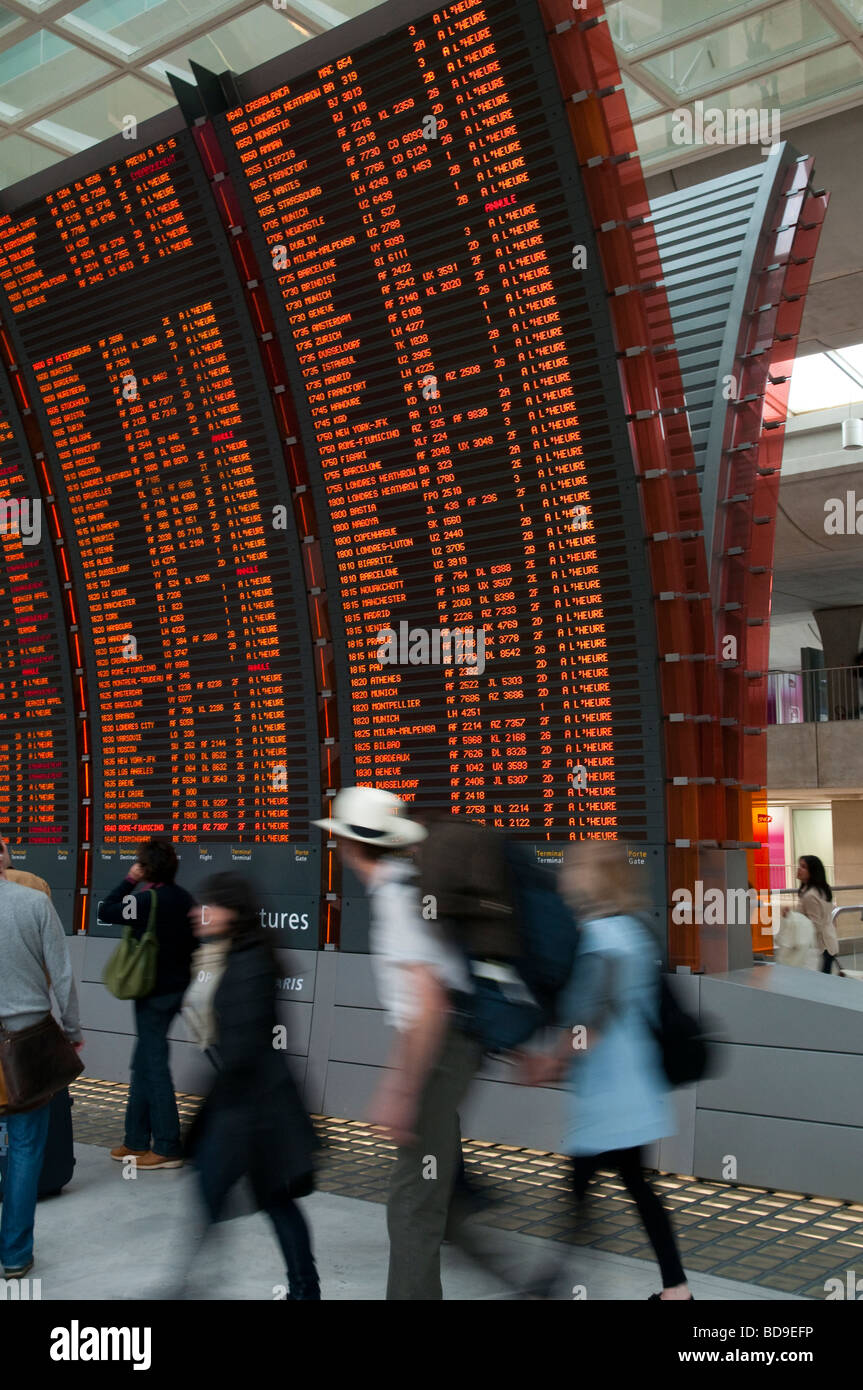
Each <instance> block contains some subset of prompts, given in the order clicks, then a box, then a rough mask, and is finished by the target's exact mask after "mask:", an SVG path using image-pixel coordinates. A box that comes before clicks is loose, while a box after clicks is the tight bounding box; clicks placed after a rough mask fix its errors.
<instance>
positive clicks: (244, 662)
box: [0, 132, 320, 941]
mask: <svg viewBox="0 0 863 1390" xmlns="http://www.w3.org/2000/svg"><path fill="white" fill-rule="evenodd" d="M231 276H232V269H231V262H230V257H229V255H228V253H227V250H226V248H225V245H224V239H223V236H222V233H221V228H220V227H219V224H218V220H217V218H216V216H215V214H214V209H213V206H212V198H211V194H210V191H209V188H208V186H207V183H206V179H205V178H204V176H203V172H202V170H201V168H200V164H199V161H198V158H197V154H196V152H195V149H194V143H193V141H192V138H191V136H190V135H189V134H188V132H183V133H182V134H180V135H178V136H176V137H174V138H170V139H166V140H164V141H162V142H160V143H159V144H157V145H155V146H153V147H150V148H146V149H137V150H135V151H134V152H133V153H131V154H130V155H129V156H128V157H127V158H125V159H122V160H118V161H116V162H115V163H113V164H111V165H109V166H108V167H105V168H102V169H99V170H96V171H95V172H93V173H92V174H89V175H87V176H85V177H83V178H81V179H79V180H77V181H74V182H72V183H69V184H68V185H66V186H64V187H61V188H58V189H55V190H53V191H52V192H51V193H49V194H48V195H47V196H45V197H43V198H40V199H38V200H36V201H35V202H33V203H31V204H28V205H26V206H24V207H21V208H19V209H16V210H15V211H14V212H13V213H11V214H9V215H6V216H5V217H3V218H2V219H0V285H2V288H3V292H4V294H5V299H6V304H7V315H6V316H7V320H9V321H10V333H11V335H12V336H13V338H14V341H15V343H16V346H18V348H19V349H20V357H21V360H22V361H26V362H27V363H28V364H29V380H30V381H31V382H32V387H33V394H34V397H35V401H36V406H37V412H38V415H39V418H40V420H41V422H42V424H43V431H44V434H45V437H46V439H47V440H49V441H50V448H51V451H52V464H53V465H54V468H53V471H54V475H55V478H56V480H57V482H58V486H59V484H60V483H62V491H63V496H62V499H61V502H62V506H63V508H64V511H65V515H66V516H67V518H68V532H69V534H70V536H71V537H72V538H73V542H74V548H75V551H76V555H75V565H74V568H75V587H76V590H77V591H78V592H79V595H80V598H81V606H82V609H83V613H82V631H83V632H84V636H85V641H84V647H85V651H86V656H87V662H88V674H89V677H90V679H89V682H88V684H89V690H90V695H91V709H90V718H91V721H92V725H93V741H94V776H93V796H94V826H95V834H94V840H95V843H94V846H93V850H94V869H93V890H94V909H95V912H94V915H95V913H96V912H97V908H98V900H99V896H100V894H101V895H102V896H103V895H104V889H106V888H108V887H111V886H113V884H114V883H115V882H116V881H118V879H119V878H120V877H122V875H123V873H124V872H125V869H126V867H127V866H128V863H129V861H130V859H131V857H132V855H133V852H134V847H135V845H136V844H137V843H138V842H139V841H140V840H141V839H143V838H146V837H147V836H149V835H165V836H168V837H169V838H171V839H173V840H174V841H175V842H176V844H177V846H178V850H179V851H180V852H181V854H182V860H183V864H182V870H181V877H182V878H183V881H184V882H185V883H186V884H187V886H189V887H190V888H193V887H194V883H195V882H196V881H197V880H198V879H199V878H200V876H201V873H202V872H205V871H209V870H211V869H214V868H218V867H226V866H229V865H232V864H233V865H237V866H239V865H245V866H248V867H249V869H250V871H251V873H252V875H253V877H254V878H255V879H256V881H257V882H258V884H259V888H260V889H261V891H262V893H263V895H264V899H265V900H266V905H267V906H268V907H269V908H271V909H272V911H271V912H270V913H269V916H268V917H267V918H266V924H268V925H270V926H273V927H275V928H277V929H281V928H284V929H285V930H286V931H287V932H288V933H289V935H290V936H291V939H294V940H296V939H298V938H297V937H296V935H294V933H296V932H298V931H300V930H301V931H302V933H303V939H304V940H306V941H313V939H314V938H315V927H316V921H315V906H316V900H317V895H318V891H319V885H318V873H319V852H320V851H319V846H318V844H317V835H315V837H314V840H312V837H311V835H310V829H309V822H310V816H311V812H312V806H313V805H314V808H315V814H318V813H319V812H318V806H319V796H320V793H319V789H318V786H317V779H318V771H317V769H318V749H317V742H316V740H317V734H316V725H315V708H314V701H313V698H310V694H309V692H310V691H311V692H312V695H313V692H314V684H313V679H312V674H311V660H312V656H311V642H310V640H309V634H308V628H307V620H306V618H305V616H304V614H305V603H304V600H303V578H302V571H301V567H300V559H299V555H298V547H297V544H296V537H295V535H294V534H292V531H291V527H292V521H291V509H290V495H289V490H288V488H287V483H286V480H285V477H284V470H283V466H282V464H281V452H280V445H279V440H278V436H277V434H276V432H275V428H274V422H273V418H272V413H271V410H270V407H269V402H268V399H267V392H266V386H265V384H264V383H263V382H262V381H261V380H260V372H259V370H258V369H257V359H256V350H255V340H254V335H253V333H252V332H251V328H250V325H249V324H248V322H247V320H246V318H245V311H244V305H243V300H242V295H241V292H240V288H239V286H238V285H237V284H236V283H233V284H232V283H231ZM291 929H293V932H292V931H291Z"/></svg>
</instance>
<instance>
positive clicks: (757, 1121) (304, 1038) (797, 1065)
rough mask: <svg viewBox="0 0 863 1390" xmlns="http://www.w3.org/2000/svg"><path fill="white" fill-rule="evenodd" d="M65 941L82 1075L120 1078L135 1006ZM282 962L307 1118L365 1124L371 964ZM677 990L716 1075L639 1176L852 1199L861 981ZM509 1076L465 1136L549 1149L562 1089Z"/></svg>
mask: <svg viewBox="0 0 863 1390" xmlns="http://www.w3.org/2000/svg"><path fill="white" fill-rule="evenodd" d="M69 944H70V948H71V950H72V954H73V960H74V963H75V971H76V977H77V979H78V982H79V989H80V993H81V1009H82V1020H83V1027H84V1032H85V1036H86V1041H87V1045H86V1048H85V1052H84V1059H85V1062H86V1067H87V1072H88V1073H89V1074H90V1075H91V1076H95V1077H99V1078H102V1079H104V1080H109V1081H127V1080H128V1075H129V1061H130V1058H131V1054H132V1049H133V1046H134V1036H133V1006H132V1005H131V1004H127V1003H122V1002H120V1001H118V1000H115V999H113V998H112V997H111V996H110V995H109V994H108V993H107V991H106V990H105V989H104V988H103V987H102V985H101V984H100V983H99V979H100V976H101V970H102V966H103V964H104V960H105V958H106V956H107V954H108V952H109V951H110V949H111V948H112V946H113V945H114V944H115V943H113V942H111V941H108V940H99V939H97V938H83V937H75V938H72V939H71V941H70V943H69ZM286 955H287V953H286ZM285 963H286V965H287V966H288V967H289V971H290V974H289V978H291V979H302V982H303V983H302V986H301V987H300V988H299V989H298V990H294V989H293V988H292V989H290V990H288V991H283V996H284V997H283V998H282V999H281V1000H280V1003H279V1006H278V1008H279V1014H280V1017H281V1018H282V1020H283V1021H284V1022H285V1024H286V1025H287V1028H288V1036H289V1039H290V1044H289V1050H290V1053H291V1054H292V1057H293V1061H294V1066H295V1069H296V1074H297V1078H298V1080H299V1081H300V1082H301V1084H302V1085H303V1087H304V1091H305V1096H306V1102H307V1104H308V1106H309V1108H310V1109H311V1110H312V1111H313V1112H315V1113H318V1114H321V1113H323V1114H330V1115H338V1116H341V1117H344V1118H346V1119H365V1118H366V1116H367V1114H368V1103H369V1099H370V1097H371V1095H372V1092H373V1091H374V1089H375V1087H376V1085H377V1084H378V1082H379V1081H380V1079H381V1077H382V1075H383V1069H384V1067H385V1065H386V1060H387V1057H388V1053H389V1047H390V1041H391V1039H390V1035H389V1030H388V1028H387V1027H386V1025H385V1024H384V1020H383V1015H382V1013H381V1011H380V1009H379V1008H378V1005H377V999H376V995H375V989H374V984H373V980H372V976H371V967H370V960H369V957H368V956H365V955H351V954H348V953H342V952H335V951H331V952H330V951H327V952H320V953H318V954H317V955H315V953H313V952H291V953H290V960H289V961H288V960H287V959H286V962H285ZM676 984H677V986H678V988H679V990H680V991H681V992H682V994H683V998H684V1002H685V1003H686V1005H687V1007H688V1008H689V1009H691V1010H692V1011H693V1012H696V1013H697V1012H698V1011H699V1010H701V1011H703V1013H704V1015H705V1016H706V1018H707V1019H708V1020H709V1021H710V1024H711V1027H712V1028H713V1029H715V1032H716V1034H717V1036H719V1037H720V1038H721V1041H720V1043H719V1044H718V1046H717V1054H718V1057H719V1060H720V1063H721V1067H720V1070H719V1072H718V1073H717V1074H716V1075H715V1076H712V1077H709V1078H707V1079H706V1080H704V1081H702V1082H700V1083H699V1084H698V1085H697V1086H692V1087H685V1088H682V1089H681V1090H679V1091H678V1092H676V1093H675V1103H676V1107H677V1133H676V1134H675V1136H673V1137H672V1138H669V1139H666V1140H663V1142H662V1143H661V1144H659V1145H656V1146H654V1148H653V1149H652V1150H651V1152H650V1155H649V1161H650V1162H651V1165H652V1166H656V1167H659V1168H661V1169H663V1170H665V1171H669V1172H675V1173H682V1174H695V1175H696V1176H698V1177H702V1178H723V1177H724V1176H727V1175H728V1171H729V1160H730V1159H733V1161H734V1163H735V1164H736V1174H737V1180H738V1181H739V1182H741V1183H743V1184H752V1185H753V1186H765V1187H775V1188H780V1189H782V1190H791V1191H798V1192H803V1193H808V1194H816V1195H820V1196H826V1197H837V1198H840V1199H849V1200H852V1201H857V1202H859V1201H863V1164H861V1162H860V1155H861V1153H863V1100H861V1096H863V982H859V981H856V980H851V979H844V980H843V979H839V977H838V976H829V977H828V976H825V975H819V974H817V973H815V972H811V971H806V970H792V969H790V968H788V967H785V966H761V967H753V968H751V969H746V970H737V971H733V972H731V973H729V974H726V975H716V976H696V975H691V976H685V975H684V976H677V977H676ZM171 1062H172V1067H173V1070H174V1082H175V1085H176V1087H177V1089H178V1090H180V1091H187V1092H192V1093H200V1091H201V1090H202V1089H204V1088H205V1087H206V1084H207V1077H208V1064H207V1063H206V1062H205V1061H204V1059H203V1058H202V1057H201V1055H200V1053H199V1052H198V1050H197V1048H196V1047H195V1046H194V1044H193V1043H192V1042H191V1041H190V1040H189V1037H188V1035H187V1033H186V1031H185V1029H184V1028H183V1026H182V1024H181V1023H180V1022H179V1021H178V1022H177V1023H176V1026H175V1028H174V1030H173V1035H172V1039H171ZM511 1075H512V1073H511V1068H510V1067H509V1066H508V1065H507V1064H505V1063H503V1062H500V1061H488V1062H486V1064H485V1065H484V1066H483V1069H482V1071H481V1073H480V1075H479V1077H478V1079H477V1081H476V1082H475V1083H474V1086H473V1088H472V1090H471V1093H470V1096H469V1097H468V1100H467V1102H466V1104H465V1106H464V1108H463V1111H462V1131H463V1133H464V1134H465V1135H466V1136H467V1137H470V1138H473V1139H484V1140H490V1141H497V1142H500V1143H505V1144H516V1145H521V1146H524V1147H527V1148H535V1149H546V1150H551V1151H558V1150H559V1148H560V1142H561V1141H560V1136H561V1129H562V1107H563V1103H564V1096H563V1094H562V1092H561V1090H560V1089H559V1088H556V1087H549V1088H542V1089H528V1088H526V1087H522V1086H518V1085H516V1084H514V1083H513V1082H512V1080H511ZM121 1140H122V1134H118V1136H117V1142H118V1143H119V1142H120V1141H121Z"/></svg>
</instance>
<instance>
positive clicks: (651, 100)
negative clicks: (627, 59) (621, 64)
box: [621, 73, 660, 120]
mask: <svg viewBox="0 0 863 1390" xmlns="http://www.w3.org/2000/svg"><path fill="white" fill-rule="evenodd" d="M621 82H622V83H623V90H624V92H625V93H626V104H627V106H628V107H629V114H630V116H631V117H632V118H633V120H635V118H636V117H637V116H646V115H648V114H649V113H650V112H651V111H658V110H659V107H660V103H659V102H658V101H657V100H656V98H655V97H652V96H651V95H650V93H649V92H645V90H644V88H643V87H639V86H638V84H637V83H636V82H633V80H632V78H631V77H627V76H626V73H622V74H621Z"/></svg>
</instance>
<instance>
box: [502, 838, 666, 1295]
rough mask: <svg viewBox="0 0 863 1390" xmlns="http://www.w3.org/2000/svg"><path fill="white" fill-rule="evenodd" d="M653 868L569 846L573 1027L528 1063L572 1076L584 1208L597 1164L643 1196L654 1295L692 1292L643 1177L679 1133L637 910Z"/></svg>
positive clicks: (650, 958)
mask: <svg viewBox="0 0 863 1390" xmlns="http://www.w3.org/2000/svg"><path fill="white" fill-rule="evenodd" d="M644 873H645V870H644V869H643V868H641V869H639V868H634V867H632V866H630V864H629V862H628V858H627V851H626V846H625V845H623V844H621V843H620V842H619V841H604V840H586V841H580V842H578V843H577V844H574V845H572V846H570V847H569V848H568V849H567V851H566V855H565V859H564V865H563V868H562V870H561V891H562V892H563V894H564V896H565V897H566V898H567V900H568V901H569V902H570V904H571V905H572V907H573V908H574V909H575V911H576V913H577V914H578V917H579V919H580V927H579V943H578V950H577V954H576V959H575V965H574V968H573V973H572V978H571V982H570V987H569V990H568V992H567V995H566V997H565V998H564V999H563V1000H562V1001H561V1009H562V1012H561V1017H562V1018H565V1019H566V1020H567V1021H568V1023H569V1025H570V1027H569V1029H568V1030H566V1031H565V1032H564V1034H563V1035H562V1038H561V1041H560V1044H559V1046H558V1047H557V1048H556V1049H555V1051H554V1052H552V1053H550V1054H547V1055H542V1054H532V1055H529V1056H527V1057H526V1058H525V1059H524V1061H523V1078H524V1079H525V1080H526V1081H527V1082H528V1083H529V1084H532V1085H544V1084H546V1085H547V1084H549V1083H552V1082H554V1081H556V1080H558V1079H560V1078H561V1077H564V1078H565V1080H566V1082H567V1085H568V1089H569V1099H568V1104H567V1111H568V1113H567V1117H566V1125H565V1133H564V1139H563V1144H562V1149H563V1152H564V1153H567V1154H570V1155H571V1156H572V1181H573V1189H574V1192H575V1196H576V1199H577V1203H578V1210H579V1213H580V1212H581V1211H582V1210H583V1203H584V1199H585V1196H586V1193H587V1188H588V1185H589V1183H590V1180H591V1178H592V1177H593V1174H594V1173H595V1172H596V1170H597V1169H598V1168H614V1169H615V1170H616V1171H617V1172H618V1173H619V1174H620V1177H621V1178H622V1180H623V1183H624V1186H625V1187H626V1190H627V1192H628V1193H629V1195H630V1197H631V1198H632V1199H633V1201H634V1202H635V1204H636V1206H637V1208H638V1212H639V1215H640V1217H641V1220H642V1223H643V1225H644V1229H645V1231H646V1232H647V1236H648V1239H649V1240H650V1243H651V1245H652V1246H653V1250H654V1253H655V1255H656V1258H657V1261H658V1263H659V1268H660V1272H661V1274H662V1286H663V1287H662V1292H661V1293H654V1294H651V1295H650V1297H651V1299H655V1300H656V1299H666V1300H673V1299H688V1298H691V1294H690V1292H689V1289H688V1287H687V1284H686V1276H685V1274H684V1272H683V1268H682V1266H681V1263H680V1256H679V1254H678V1251H677V1245H676V1242H675V1239H674V1234H673V1231H672V1228H671V1222H670V1221H669V1218H668V1215H667V1213H666V1211H665V1208H664V1207H663V1205H662V1202H661V1201H660V1199H659V1197H658V1196H657V1194H656V1192H655V1191H654V1189H653V1188H652V1187H651V1185H650V1183H649V1182H648V1181H647V1179H646V1178H645V1176H644V1146H645V1145H646V1144H651V1143H654V1142H655V1141H656V1140H658V1139H662V1138H664V1137H665V1136H666V1135H669V1134H672V1133H673V1132H674V1119H673V1112H672V1107H671V1101H670V1094H669V1088H668V1082H667V1080H666V1078H665V1075H664V1073H663V1070H662V1065H661V1058H660V1052H659V1047H658V1044H657V1041H656V1038H655V1036H654V1033H653V1026H655V1024H656V1023H657V1022H658V1012H659V996H658V978H657V968H656V962H655V954H654V947H653V943H652V941H651V939H650V937H649V935H648V933H647V930H646V928H645V927H644V926H642V925H641V923H640V922H639V921H638V918H637V914H638V913H639V912H641V911H642V910H643V908H644V902H643V897H642V890H641V882H640V881H639V879H638V878H637V877H636V875H639V874H640V875H641V876H642V880H643V876H644Z"/></svg>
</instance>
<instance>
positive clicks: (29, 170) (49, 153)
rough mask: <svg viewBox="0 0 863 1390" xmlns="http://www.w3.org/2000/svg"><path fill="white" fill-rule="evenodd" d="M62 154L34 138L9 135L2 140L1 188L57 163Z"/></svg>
mask: <svg viewBox="0 0 863 1390" xmlns="http://www.w3.org/2000/svg"><path fill="white" fill-rule="evenodd" d="M60 158H61V156H60V155H58V154H56V153H55V152H54V151H53V150H48V149H46V148H45V146H44V145H37V144H36V142H35V141H34V140H25V139H24V137H23V136H21V135H7V136H5V138H4V139H3V140H0V188H10V187H11V186H12V184H14V183H20V181H21V179H29V177H30V175H31V174H38V173H39V172H40V170H42V169H47V168H49V167H50V165H52V164H56V162H57V160H58V159H60Z"/></svg>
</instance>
